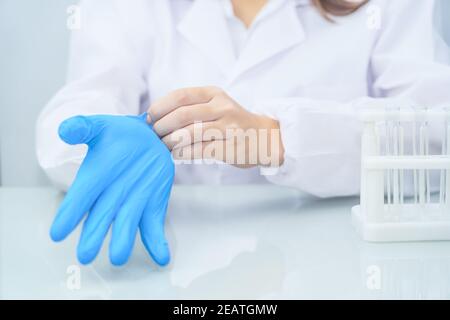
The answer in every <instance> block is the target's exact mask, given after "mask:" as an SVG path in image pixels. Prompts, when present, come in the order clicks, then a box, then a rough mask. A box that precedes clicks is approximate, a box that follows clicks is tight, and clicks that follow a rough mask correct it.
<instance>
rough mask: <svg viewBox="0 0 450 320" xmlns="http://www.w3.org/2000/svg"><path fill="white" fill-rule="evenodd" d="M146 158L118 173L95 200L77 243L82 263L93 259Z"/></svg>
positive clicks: (140, 173) (138, 175) (140, 172)
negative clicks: (120, 173)
mask: <svg viewBox="0 0 450 320" xmlns="http://www.w3.org/2000/svg"><path fill="white" fill-rule="evenodd" d="M147 162H148V159H147V158H146V157H141V158H140V159H138V160H137V162H135V163H133V164H132V165H131V166H130V167H129V169H128V170H127V171H125V172H124V173H123V174H122V175H120V176H119V177H118V178H117V179H116V180H115V181H114V182H113V183H112V184H111V185H110V186H108V187H107V189H106V190H105V191H104V192H103V193H102V194H101V195H100V197H99V198H98V199H97V201H96V202H95V204H94V206H93V208H92V210H91V211H90V212H89V214H88V217H87V219H86V221H85V222H84V225H83V230H82V232H81V236H80V242H79V243H78V250H77V251H78V252H77V255H78V260H79V261H80V262H81V263H82V264H87V263H90V262H91V261H92V260H94V259H95V257H96V256H97V254H98V252H99V251H100V248H101V246H102V244H103V241H104V239H105V237H106V234H107V233H108V229H109V227H110V225H111V223H112V221H113V220H114V217H115V216H116V214H117V212H118V210H119V208H120V206H121V205H122V203H123V202H124V200H125V199H126V197H127V196H128V194H129V193H130V190H131V189H132V188H133V186H134V184H135V183H136V181H137V180H138V179H139V177H140V176H142V174H143V173H144V170H145V168H146V166H147Z"/></svg>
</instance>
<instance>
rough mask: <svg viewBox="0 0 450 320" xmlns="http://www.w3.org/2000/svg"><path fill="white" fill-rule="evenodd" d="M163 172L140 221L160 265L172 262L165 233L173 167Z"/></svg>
mask: <svg viewBox="0 0 450 320" xmlns="http://www.w3.org/2000/svg"><path fill="white" fill-rule="evenodd" d="M168 169H170V170H165V172H162V173H161V175H160V177H159V179H160V180H162V181H161V182H160V184H159V186H158V188H157V189H154V190H153V193H152V196H151V198H150V199H149V201H148V203H147V206H146V208H145V211H144V213H143V215H142V219H141V222H140V232H141V239H142V242H143V243H144V246H145V248H146V249H147V251H148V253H149V254H150V256H151V257H152V258H153V260H154V261H155V262H156V263H157V264H159V265H160V266H165V265H167V264H168V263H169V262H170V251H169V245H168V243H167V240H166V237H165V233H164V223H165V218H166V212H167V205H168V201H169V197H170V191H171V188H172V183H173V167H168Z"/></svg>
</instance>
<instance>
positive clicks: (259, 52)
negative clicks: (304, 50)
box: [233, 0, 306, 78]
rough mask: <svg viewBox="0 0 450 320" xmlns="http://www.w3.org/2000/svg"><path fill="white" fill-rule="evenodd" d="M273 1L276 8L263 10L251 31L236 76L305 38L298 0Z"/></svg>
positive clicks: (273, 6) (237, 66)
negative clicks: (298, 10) (298, 11)
mask: <svg viewBox="0 0 450 320" xmlns="http://www.w3.org/2000/svg"><path fill="white" fill-rule="evenodd" d="M272 1H273V2H272V3H270V2H269V4H268V6H270V5H272V7H268V8H266V9H267V10H266V11H263V12H261V15H260V16H259V17H257V19H256V20H255V21H254V23H253V25H252V27H251V29H250V30H249V32H250V34H249V38H248V42H247V44H246V46H245V48H244V49H243V51H242V52H241V55H240V57H239V60H238V62H237V65H236V67H235V74H234V76H233V78H237V77H238V76H239V75H240V74H242V73H244V72H246V71H248V70H249V69H251V68H252V67H255V66H257V65H259V64H261V63H263V62H265V61H267V60H269V59H270V58H272V57H274V56H276V55H279V54H281V53H283V52H285V51H287V50H289V49H291V48H293V47H294V46H296V45H298V44H300V43H301V42H303V41H304V40H305V38H306V35H305V31H304V29H303V25H302V24H301V22H300V20H299V17H298V14H297V10H296V7H297V5H298V3H297V2H298V1H295V0H294V1H291V0H272Z"/></svg>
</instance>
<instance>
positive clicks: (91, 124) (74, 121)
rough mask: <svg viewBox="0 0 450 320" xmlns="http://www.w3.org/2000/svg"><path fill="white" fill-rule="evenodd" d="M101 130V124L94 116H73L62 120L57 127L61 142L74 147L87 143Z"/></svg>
mask: <svg viewBox="0 0 450 320" xmlns="http://www.w3.org/2000/svg"><path fill="white" fill-rule="evenodd" d="M101 130H102V122H101V121H99V119H98V117H95V116H75V117H72V118H69V119H67V120H64V121H63V122H62V123H61V124H60V125H59V130H58V134H59V137H60V138H61V140H63V141H64V142H66V143H68V144H71V145H74V144H81V143H89V141H91V140H92V139H93V138H95V137H96V136H97V135H98V134H99V133H100V132H101Z"/></svg>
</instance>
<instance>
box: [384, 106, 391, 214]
mask: <svg viewBox="0 0 450 320" xmlns="http://www.w3.org/2000/svg"><path fill="white" fill-rule="evenodd" d="M386 111H387V110H386ZM387 112H388V111H387ZM385 126H386V156H390V155H391V147H390V145H391V143H390V140H391V124H390V121H389V120H387V121H386V124H385ZM386 196H387V204H388V205H389V207H390V204H391V169H386Z"/></svg>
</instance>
